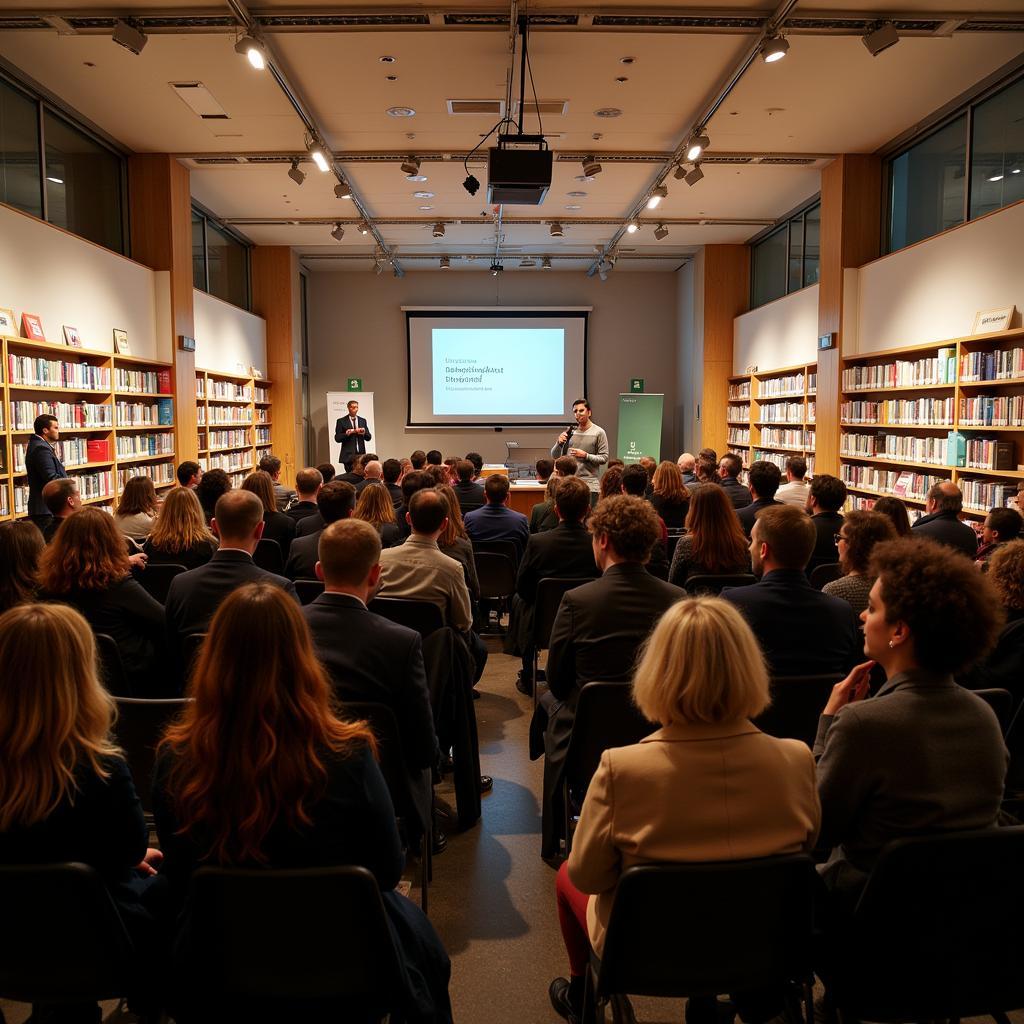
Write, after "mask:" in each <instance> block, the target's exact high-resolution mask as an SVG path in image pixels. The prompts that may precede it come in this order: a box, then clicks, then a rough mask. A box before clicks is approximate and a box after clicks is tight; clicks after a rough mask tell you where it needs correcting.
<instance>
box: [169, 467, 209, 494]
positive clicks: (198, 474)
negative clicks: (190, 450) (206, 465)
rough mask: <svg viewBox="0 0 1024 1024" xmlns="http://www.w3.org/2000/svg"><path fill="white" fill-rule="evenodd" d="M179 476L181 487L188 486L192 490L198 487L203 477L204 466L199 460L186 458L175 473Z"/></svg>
mask: <svg viewBox="0 0 1024 1024" xmlns="http://www.w3.org/2000/svg"><path fill="white" fill-rule="evenodd" d="M175 476H177V478H178V486H179V487H188V488H190V489H191V490H193V491H194V490H195V489H196V485H197V484H198V483H199V481H200V480H202V478H203V467H202V466H200V465H199V463H198V462H193V461H192V460H191V459H186V461H185V462H183V463H182V464H181V465H180V466H178V469H177V471H176V473H175Z"/></svg>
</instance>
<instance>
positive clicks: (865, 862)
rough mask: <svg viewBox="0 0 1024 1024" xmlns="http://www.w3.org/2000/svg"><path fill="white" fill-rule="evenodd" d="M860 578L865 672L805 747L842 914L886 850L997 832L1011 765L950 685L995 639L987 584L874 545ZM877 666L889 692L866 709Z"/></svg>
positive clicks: (915, 545) (965, 562) (956, 563)
mask: <svg viewBox="0 0 1024 1024" xmlns="http://www.w3.org/2000/svg"><path fill="white" fill-rule="evenodd" d="M869 573H870V575H872V576H874V577H876V579H875V584H874V586H873V587H872V588H871V596H870V599H869V601H868V607H867V609H866V610H865V611H864V612H863V613H862V614H861V619H862V621H863V623H864V653H865V654H866V655H867V656H868V657H869V658H870V659H872V660H871V661H866V662H864V663H863V664H861V665H858V666H856V668H854V669H853V671H852V672H850V674H849V675H848V676H847V677H846V678H845V679H843V680H842V682H840V683H837V684H836V686H835V688H834V689H833V691H832V695H831V696H830V698H829V700H828V703H827V704H826V706H825V710H824V712H823V713H822V716H821V720H820V722H819V724H818V736H817V739H816V741H815V744H814V752H815V755H816V756H817V757H818V758H819V760H818V794H819V796H820V798H821V814H822V820H821V839H820V843H821V845H822V846H824V847H826V848H832V849H833V852H832V856H831V857H830V858H829V861H828V863H827V864H826V865H825V866H824V867H823V868H822V869H821V870H822V877H823V878H824V880H825V883H826V885H827V886H828V887H829V888H830V889H831V890H832V891H833V893H834V895H835V896H836V897H837V899H836V907H837V909H838V910H840V911H842V910H845V909H850V908H852V905H853V901H854V900H855V899H856V896H857V895H858V894H859V892H860V889H861V888H862V886H863V884H864V882H865V881H866V879H867V876H868V874H869V873H870V871H871V868H872V867H873V866H874V863H875V861H876V859H877V857H878V854H879V852H880V851H881V850H882V848H883V847H884V846H885V845H886V844H887V843H888V842H890V841H891V840H893V839H898V838H900V837H901V836H912V835H921V834H923V833H928V832H951V831H955V830H957V829H972V828H988V827H990V826H993V825H995V823H996V816H997V815H998V814H999V805H1000V803H1001V802H1002V798H1003V780H1004V777H1005V775H1006V766H1007V760H1008V758H1007V753H1006V747H1005V746H1004V745H1003V740H1002V735H1001V732H1000V729H999V722H998V721H997V719H996V716H995V714H994V713H993V711H992V709H991V708H990V707H989V706H988V705H987V704H986V703H985V702H984V701H983V700H982V699H981V698H980V697H977V696H975V695H974V694H973V693H970V692H969V691H967V690H965V689H964V688H962V687H960V686H957V685H956V683H955V682H954V680H953V676H954V675H955V674H956V673H959V672H963V671H965V670H967V669H968V668H969V667H970V666H971V665H972V664H974V663H975V662H976V661H978V659H979V658H981V657H982V656H983V655H984V654H985V653H986V652H988V651H989V650H990V649H991V647H992V645H993V643H994V641H995V639H996V635H997V634H998V632H999V628H1000V625H1001V623H1002V612H1001V609H1000V607H999V599H998V597H997V596H996V592H995V588H994V587H993V586H992V585H991V583H990V581H989V580H988V578H987V577H986V576H983V575H982V574H981V573H979V572H978V571H977V570H976V569H975V568H974V566H973V564H972V563H971V562H970V560H969V559H967V558H964V557H962V556H960V555H957V554H951V553H950V552H949V551H948V550H947V549H946V548H944V547H942V546H940V544H938V543H936V542H935V541H933V540H931V539H920V540H911V539H909V538H903V539H900V540H892V541H886V542H885V543H882V544H879V545H878V546H877V547H876V548H875V551H874V554H873V555H872V559H871V565H870V568H869ZM797 621H800V620H797ZM806 632H807V627H806V626H805V634H806ZM876 662H877V664H879V665H881V666H882V669H883V670H884V672H885V676H886V682H885V684H884V685H883V686H882V688H881V689H880V690H879V691H878V693H877V694H876V695H875V696H874V697H871V698H870V699H864V698H866V697H867V693H868V677H869V675H870V672H871V669H872V666H873V664H874V663H876Z"/></svg>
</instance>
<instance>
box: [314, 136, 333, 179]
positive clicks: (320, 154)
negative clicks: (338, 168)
mask: <svg viewBox="0 0 1024 1024" xmlns="http://www.w3.org/2000/svg"><path fill="white" fill-rule="evenodd" d="M309 159H310V160H312V161H313V163H315V164H316V166H317V170H319V171H320V172H321V173H322V174H326V173H327V172H328V171H329V170H330V169H331V165H330V164H329V163H328V162H327V154H326V153H325V152H324V148H323V146H321V145H320V143H319V142H314V143H313V144H312V145H311V146H310V147H309Z"/></svg>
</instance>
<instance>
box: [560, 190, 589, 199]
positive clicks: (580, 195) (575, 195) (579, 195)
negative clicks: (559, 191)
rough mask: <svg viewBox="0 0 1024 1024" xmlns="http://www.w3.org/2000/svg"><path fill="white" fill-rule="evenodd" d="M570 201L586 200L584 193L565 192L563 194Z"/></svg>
mask: <svg viewBox="0 0 1024 1024" xmlns="http://www.w3.org/2000/svg"><path fill="white" fill-rule="evenodd" d="M565 194H566V195H567V196H568V197H569V198H570V199H586V198H587V193H586V192H566V193H565Z"/></svg>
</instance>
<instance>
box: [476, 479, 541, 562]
mask: <svg viewBox="0 0 1024 1024" xmlns="http://www.w3.org/2000/svg"><path fill="white" fill-rule="evenodd" d="M508 492H509V482H508V477H507V476H502V475H501V474H500V473H492V474H491V475H490V476H489V477H488V478H487V481H486V482H485V483H484V495H485V497H486V498H487V504H486V505H484V506H483V507H482V508H478V509H476V510H475V511H474V512H470V513H469V514H468V515H467V516H466V519H465V523H466V533H468V534H469V539H470V540H474V541H489V540H510V541H511V542H512V543H513V544H514V545H515V547H516V557H517V558H522V557H523V551H524V550H525V548H526V542H527V541H528V540H529V539H530V522H529V520H528V519H527V518H526V516H524V515H523V513H522V512H516V511H515V509H511V508H509V507H508Z"/></svg>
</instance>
